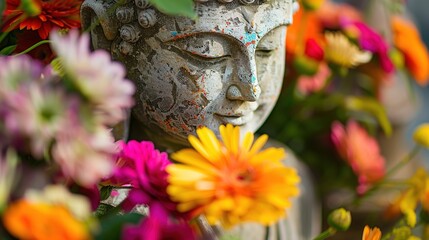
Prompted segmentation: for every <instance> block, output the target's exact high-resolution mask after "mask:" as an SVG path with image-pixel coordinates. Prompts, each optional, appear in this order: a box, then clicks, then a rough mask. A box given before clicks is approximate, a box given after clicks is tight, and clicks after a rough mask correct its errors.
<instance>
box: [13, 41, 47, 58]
mask: <svg viewBox="0 0 429 240" xmlns="http://www.w3.org/2000/svg"><path fill="white" fill-rule="evenodd" d="M50 42H51V41H50V40H42V41H40V42H37V43H36V44H34V45H33V46H31V47H29V48H27V49H25V50H24V51H22V52H20V53H18V54H15V55H14V56H19V55H23V54H26V53H28V52H30V51H31V50H33V49H35V48H36V47H38V46H40V45H43V44H45V43H50Z"/></svg>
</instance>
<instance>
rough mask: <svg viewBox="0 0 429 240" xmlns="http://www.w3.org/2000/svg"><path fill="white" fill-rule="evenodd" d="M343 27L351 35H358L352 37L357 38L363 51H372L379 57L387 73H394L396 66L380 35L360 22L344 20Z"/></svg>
mask: <svg viewBox="0 0 429 240" xmlns="http://www.w3.org/2000/svg"><path fill="white" fill-rule="evenodd" d="M341 25H342V27H343V29H344V30H345V31H346V33H348V34H349V35H357V36H352V37H357V41H358V43H359V46H360V47H361V48H362V49H363V50H367V51H370V52H372V53H374V54H376V56H378V59H379V61H380V65H381V67H382V69H383V70H384V71H385V72H386V73H392V72H393V71H394V65H393V63H392V61H391V60H390V57H389V48H388V45H387V43H386V42H385V41H384V40H383V38H382V37H381V36H380V35H379V34H378V33H376V32H375V31H374V30H372V29H371V28H370V27H369V26H368V25H366V24H365V23H363V22H360V21H349V20H344V19H343V21H342V23H341Z"/></svg>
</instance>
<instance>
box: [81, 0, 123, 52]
mask: <svg viewBox="0 0 429 240" xmlns="http://www.w3.org/2000/svg"><path fill="white" fill-rule="evenodd" d="M113 8H114V5H113V4H107V3H106V1H103V0H86V1H84V3H83V4H82V7H81V10H80V14H81V19H82V29H83V30H84V31H89V32H90V35H91V42H92V47H93V48H94V49H98V48H102V49H106V50H108V51H110V46H111V43H112V41H113V40H114V39H115V37H116V35H117V34H118V21H116V16H115V14H114V13H115V9H113Z"/></svg>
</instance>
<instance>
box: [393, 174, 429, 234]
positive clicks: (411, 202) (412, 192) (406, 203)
mask: <svg viewBox="0 0 429 240" xmlns="http://www.w3.org/2000/svg"><path fill="white" fill-rule="evenodd" d="M406 183H407V184H408V185H409V187H408V188H407V189H405V190H404V191H403V192H402V193H401V194H400V195H399V196H398V197H397V198H396V200H395V201H394V202H393V203H392V204H391V205H390V206H389V208H388V209H387V212H386V213H387V216H395V215H397V214H398V213H403V214H404V215H405V219H406V221H407V224H408V225H409V226H411V227H414V226H415V224H416V220H417V216H416V212H415V211H416V208H417V206H418V205H419V204H420V203H421V204H422V207H423V209H424V210H425V211H429V205H428V204H427V203H426V201H427V199H429V175H428V173H427V172H426V170H425V169H423V168H419V169H418V170H417V171H416V173H415V174H414V175H413V176H412V177H411V178H410V179H408V180H407V181H406Z"/></svg>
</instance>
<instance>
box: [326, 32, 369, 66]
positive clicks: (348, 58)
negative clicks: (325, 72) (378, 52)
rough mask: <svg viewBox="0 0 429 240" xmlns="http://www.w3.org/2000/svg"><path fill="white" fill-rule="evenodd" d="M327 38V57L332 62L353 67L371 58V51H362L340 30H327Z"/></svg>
mask: <svg viewBox="0 0 429 240" xmlns="http://www.w3.org/2000/svg"><path fill="white" fill-rule="evenodd" d="M325 39H326V48H325V58H326V59H327V60H328V61H331V62H332V63H335V64H337V65H340V66H342V67H346V68H351V67H355V66H357V65H360V64H363V63H367V62H369V61H370V60H371V57H372V54H371V52H368V51H361V50H360V49H359V47H358V46H356V45H355V44H353V43H351V42H350V40H349V39H348V38H347V37H346V36H345V35H344V34H342V33H340V32H326V33H325Z"/></svg>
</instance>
